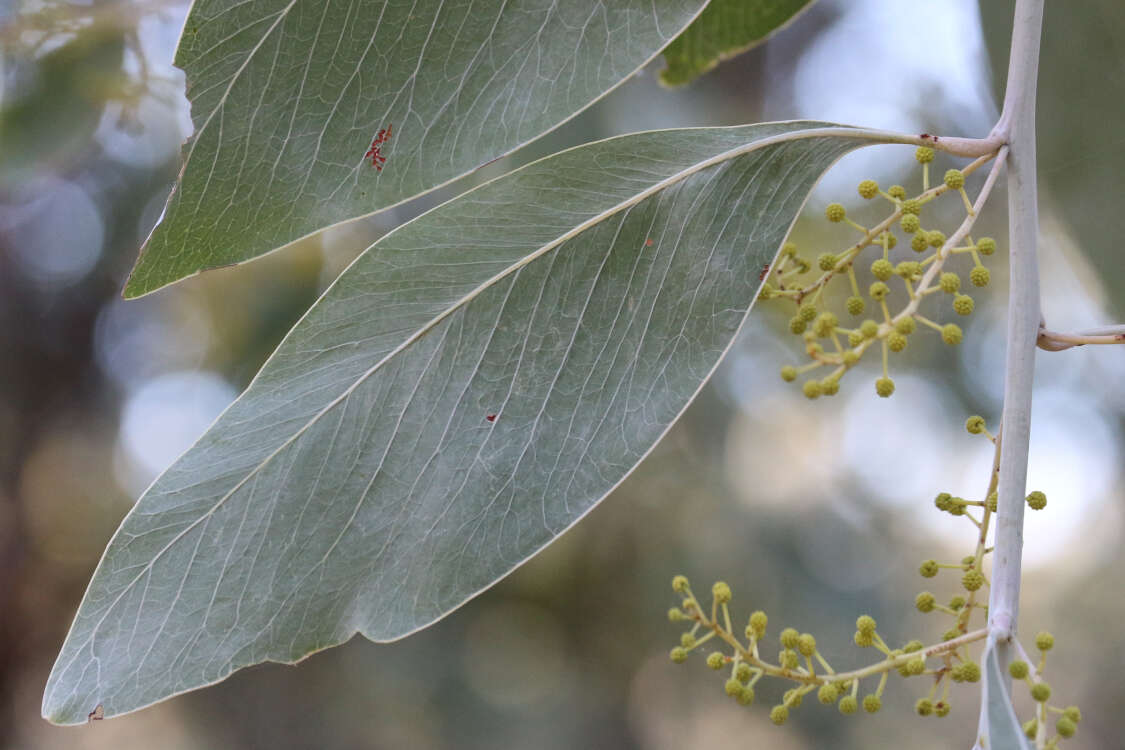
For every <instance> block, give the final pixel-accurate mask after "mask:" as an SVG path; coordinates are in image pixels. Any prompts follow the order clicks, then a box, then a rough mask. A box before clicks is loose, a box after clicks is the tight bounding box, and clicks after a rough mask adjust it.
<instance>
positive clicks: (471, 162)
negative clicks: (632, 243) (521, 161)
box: [125, 0, 705, 297]
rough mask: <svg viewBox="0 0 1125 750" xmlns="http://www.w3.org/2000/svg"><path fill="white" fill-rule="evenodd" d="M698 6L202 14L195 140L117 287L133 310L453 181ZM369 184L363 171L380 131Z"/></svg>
mask: <svg viewBox="0 0 1125 750" xmlns="http://www.w3.org/2000/svg"><path fill="white" fill-rule="evenodd" d="M704 4H705V0H615V2H612V3H589V2H586V0H517V1H516V2H503V3H499V2H497V3H488V2H484V3H472V2H466V1H465V0H452V1H451V0H417V2H412V3H390V2H386V0H350V1H349V2H340V1H339V0H316V1H315V2H314V1H313V0H288V1H283V0H197V2H196V3H195V4H194V5H193V6H192V9H191V12H190V13H189V15H188V18H187V22H186V23H185V26H184V31H183V37H182V38H181V40H180V46H179V49H178V50H177V53H176V65H178V66H179V67H181V68H183V70H184V72H185V75H186V77H187V95H188V99H190V101H191V110H192V120H193V122H194V124H195V133H194V135H193V136H192V137H191V139H190V140H189V141H188V143H187V144H186V145H185V147H184V152H183V159H184V165H183V169H182V172H181V174H180V178H179V181H178V183H177V185H176V188H175V191H174V192H173V194H172V196H171V197H170V198H169V202H168V206H167V208H166V210H165V215H164V218H163V220H162V221H161V222H160V224H159V225H158V226H157V227H156V229H155V230H154V231H153V234H152V236H151V237H150V238H149V240H148V242H147V243H146V245H145V247H144V249H143V250H142V253H141V257H140V259H139V260H138V262H137V266H136V268H135V269H134V271H133V274H132V276H131V277H130V279H129V281H128V283H127V285H126V287H125V296H126V297H136V296H140V295H142V294H146V293H148V292H151V291H153V290H155V289H158V288H160V287H161V286H164V285H166V284H170V283H172V282H175V281H177V280H179V279H182V278H184V277H185V276H189V275H191V274H194V273H197V272H199V271H201V270H205V269H208V268H215V267H219V266H224V265H230V264H232V263H239V262H241V261H245V260H249V259H251V258H254V257H257V256H259V255H262V254H263V253H267V252H269V251H271V250H274V249H276V248H278V247H281V246H283V245H286V244H288V243H290V242H293V241H294V240H297V239H300V238H301V237H304V236H306V235H308V234H310V233H313V232H316V231H318V230H320V229H323V228H324V227H326V226H329V225H332V224H336V223H338V222H341V221H345V220H348V219H352V218H355V217H358V216H363V215H366V214H370V213H373V212H375V211H379V210H381V209H384V208H387V207H388V206H392V205H395V204H397V203H401V202H402V201H405V200H407V199H409V198H412V197H415V196H417V195H419V194H421V193H424V192H426V191H428V190H432V189H434V188H435V187H438V186H440V185H442V184H444V183H446V182H449V181H450V180H453V179H455V178H457V177H459V176H461V175H464V174H466V173H467V172H470V171H472V170H473V169H475V168H477V167H479V166H481V165H482V164H484V163H486V162H488V161H490V160H493V159H496V158H498V157H500V156H502V155H504V154H506V153H509V152H511V151H513V150H514V149H516V148H518V147H520V146H522V145H523V144H525V143H527V142H529V141H531V140H532V139H534V138H536V137H538V136H540V135H542V134H543V133H544V132H545V131H547V130H550V129H551V128H553V127H555V126H557V125H558V124H559V123H561V122H563V121H565V120H567V119H568V118H570V117H572V116H573V115H575V114H576V113H577V112H579V111H580V110H582V109H583V108H585V107H587V106H588V105H589V104H590V103H591V102H593V101H594V100H596V99H597V98H599V97H601V96H602V95H604V94H605V93H606V92H607V91H609V90H610V89H612V88H613V87H614V86H616V85H618V84H619V83H621V82H622V81H623V80H624V79H625V78H627V77H628V76H630V75H631V74H632V73H633V72H634V71H636V70H637V69H638V68H640V67H641V66H642V65H644V64H645V63H646V62H647V61H648V60H650V59H651V58H652V57H654V56H655V55H656V54H658V53H659V50H660V49H661V48H662V47H663V46H664V45H665V44H667V43H668V41H669V40H671V39H673V38H674V37H675V36H676V35H677V34H678V33H679V32H680V31H681V30H682V29H683V28H684V27H685V26H686V25H687V24H688V23H690V22H691V20H692V19H693V18H694V17H695V16H696V15H697V14H698V13H699V12H700V10H701V9H702V7H703V6H704ZM387 129H389V130H390V138H389V139H388V140H386V142H385V143H383V144H381V150H380V152H379V156H380V157H381V158H385V159H386V162H385V163H383V164H381V165H380V166H381V170H380V169H377V168H376V167H374V166H372V157H370V156H365V154H366V153H367V152H368V150H369V148H370V147H371V145H372V142H373V140H374V139H375V138H376V137H377V136H378V134H379V132H380V131H382V130H387Z"/></svg>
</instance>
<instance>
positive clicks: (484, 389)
mask: <svg viewBox="0 0 1125 750" xmlns="http://www.w3.org/2000/svg"><path fill="white" fill-rule="evenodd" d="M880 138H881V136H880V135H878V134H870V133H867V132H866V131H858V130H851V129H848V128H840V127H832V126H825V125H822V124H819V123H807V122H790V123H769V124H762V125H751V126H744V127H736V128H710V129H692V130H672V131H659V132H650V133H639V134H634V135H627V136H622V137H619V138H613V139H610V140H606V141H600V142H597V143H593V144H589V145H586V146H581V147H578V148H574V149H570V150H568V151H564V152H562V153H559V154H557V155H554V156H551V157H548V158H546V159H543V160H540V161H538V162H535V163H533V164H531V165H529V166H527V167H525V168H523V169H520V170H518V171H516V172H513V173H511V174H508V175H505V176H503V177H500V178H498V179H496V180H494V181H492V182H489V183H487V184H485V185H482V186H481V187H479V188H477V189H475V190H472V191H470V192H468V193H466V194H464V195H463V196H461V197H459V198H457V199H455V200H452V201H450V202H448V203H446V204H443V205H442V206H439V207H438V208H436V209H434V210H432V211H430V212H429V213H427V214H424V215H422V216H420V217H419V218H417V219H415V220H414V221H412V222H409V223H407V224H405V225H403V226H401V227H400V228H398V229H397V230H395V231H394V232H391V233H390V234H388V235H387V236H386V237H384V238H382V239H381V240H380V241H379V242H377V243H376V244H375V245H373V246H372V247H371V248H369V249H368V250H367V251H366V252H365V253H364V254H363V255H361V256H360V257H359V258H358V259H357V260H356V261H355V262H354V263H353V264H352V265H351V266H350V267H349V268H348V269H347V270H346V271H344V273H343V274H341V276H340V277H339V279H338V280H337V281H336V282H335V283H334V284H333V285H332V286H331V287H330V288H329V289H328V290H327V291H326V292H325V293H324V295H323V297H321V299H320V300H319V301H318V302H317V303H316V304H315V305H314V306H313V307H312V308H311V309H310V310H309V312H308V313H307V314H306V315H305V317H304V318H303V319H302V320H301V321H300V322H299V323H298V324H297V325H296V326H295V327H294V328H293V330H292V331H291V332H290V333H289V334H288V336H287V337H286V339H285V340H284V341H283V342H282V344H281V345H280V346H279V348H278V350H277V351H276V352H275V353H274V354H273V356H272V357H271V358H270V359H269V360H268V361H267V363H266V364H265V365H264V366H263V368H262V370H261V372H260V373H259V374H258V376H257V377H256V378H255V380H254V382H253V383H251V385H250V386H249V388H248V389H247V390H246V392H245V393H243V395H242V396H241V397H240V398H239V399H238V400H237V401H236V402H235V403H234V404H233V405H232V406H231V407H230V408H229V409H228V410H227V411H226V412H225V413H224V414H223V415H222V416H221V417H220V418H219V419H218V420H217V421H216V423H215V424H214V425H213V426H212V427H211V429H210V430H209V431H208V432H207V433H206V434H205V435H204V436H203V437H202V438H201V439H200V440H199V442H197V443H196V444H195V446H193V447H192V448H191V449H190V450H189V451H188V452H187V453H186V454H184V456H182V457H181V458H180V459H179V460H178V461H177V462H176V463H175V464H174V465H173V466H172V467H171V468H170V469H169V470H168V471H167V472H166V473H165V474H164V475H163V476H161V477H160V478H159V479H158V480H157V481H156V482H155V483H154V484H153V485H152V487H150V488H149V490H148V491H147V492H146V493H145V495H144V496H143V497H142V498H141V499H140V501H139V502H138V503H137V505H136V506H135V507H134V508H133V510H132V511H131V512H130V513H129V515H128V516H127V517H126V518H125V520H124V521H123V523H122V525H121V527H120V529H118V531H117V533H116V535H115V536H114V538H113V540H112V541H111V542H110V544H109V547H108V549H107V550H106V553H105V556H104V557H103V559H102V561H101V563H100V564H99V566H98V569H97V571H96V572H95V574H94V577H93V580H92V581H91V583H90V587H89V590H88V591H87V592H86V596H85V598H84V600H83V602H82V605H81V608H80V609H79V611H78V614H77V616H76V618H75V621H74V624H73V625H72V627H71V631H70V633H69V634H68V636H67V639H66V642H65V644H64V645H63V649H62V653H61V654H60V656H59V658H58V660H57V662H56V664H55V666H54V669H53V671H52V673H51V677H50V680H49V682H48V685H47V689H46V694H45V696H44V701H43V714H44V716H46V717H47V718H49V719H50V720H51V721H53V722H56V723H61V724H71V723H75V722H82V721H85V720H86V716H87V714H88V713H89V712H90V711H92V710H93V709H94V707H95V706H97V705H103V706H104V711H105V715H106V716H107V717H108V716H113V715H116V714H121V713H124V712H128V711H131V710H134V709H136V708H139V707H142V706H145V705H148V704H151V703H153V702H155V701H159V700H161V699H163V698H167V697H168V696H170V695H174V694H177V693H181V692H184V691H187V690H191V689H194V688H198V687H201V686H204V685H208V684H211V683H214V682H217V681H219V680H222V679H223V678H225V677H226V676H228V675H229V674H230V673H231V672H233V671H234V670H236V669H239V668H241V667H245V666H248V665H252V664H257V663H260V662H263V661H267V660H269V661H279V662H293V661H296V660H298V659H300V658H302V657H304V656H307V655H308V654H310V653H312V652H314V651H317V650H320V649H324V648H327V647H329V646H333V645H336V644H339V643H341V642H343V641H346V640H347V639H348V638H350V637H351V636H352V635H353V634H354V633H356V632H360V633H363V634H364V635H365V636H367V637H368V638H371V639H374V640H379V641H386V640H392V639H396V638H401V637H402V636H405V635H407V634H409V633H411V632H413V631H415V630H418V629H420V628H423V627H425V626H426V625H429V624H430V623H432V622H434V621H435V620H437V619H438V618H440V617H442V616H443V615H445V614H447V613H448V612H450V611H451V610H453V609H455V608H456V607H458V606H459V605H461V604H462V603H464V602H465V601H466V600H467V599H468V598H470V597H472V596H473V595H475V594H477V593H478V592H480V591H481V590H482V589H484V588H486V587H488V586H490V585H492V584H493V583H495V582H496V581H497V580H499V579H500V578H501V577H503V576H504V575H506V574H507V573H509V572H510V571H511V570H513V569H514V568H515V567H516V566H518V565H520V564H521V563H522V562H523V561H525V560H526V559H527V558H528V557H530V556H531V555H533V554H535V553H536V552H537V551H538V550H540V549H541V548H542V547H544V546H545V545H546V544H548V543H549V542H551V541H552V540H553V539H555V537H557V536H559V535H560V534H562V533H563V532H564V531H566V530H567V529H568V528H569V527H570V526H571V525H572V524H574V523H575V522H576V521H577V520H578V519H579V518H581V517H582V516H583V515H584V514H585V513H587V512H588V511H589V510H590V509H591V508H592V507H593V506H594V505H595V504H596V503H598V501H600V500H601V499H602V498H603V497H605V496H606V494H607V493H609V492H610V491H611V490H612V489H613V488H614V487H615V486H617V484H618V483H620V482H621V481H622V480H623V479H624V478H625V477H626V475H628V474H629V473H630V471H632V469H633V467H634V466H636V464H637V463H638V462H639V461H640V460H641V459H642V458H643V457H644V456H645V455H646V454H647V453H648V452H649V451H650V450H651V449H652V447H653V445H654V444H655V443H656V442H657V441H658V440H659V439H660V438H661V437H662V436H663V435H664V433H665V432H666V431H667V430H668V428H669V427H670V426H671V424H672V423H673V422H674V421H675V420H676V418H677V417H678V416H679V415H680V414H681V413H682V412H683V410H684V409H685V408H686V407H687V405H688V403H689V402H690V401H691V399H692V398H693V397H694V395H695V394H696V393H697V392H698V391H699V389H700V388H701V387H702V386H703V384H704V383H705V382H706V381H707V379H708V377H709V376H710V374H711V372H712V371H713V370H714V368H715V367H716V366H717V365H718V363H719V360H720V359H721V358H722V356H723V354H724V352H725V351H726V350H727V348H728V347H729V346H730V345H731V342H732V340H733V338H734V336H735V333H736V332H737V331H738V330H739V327H740V326H741V325H742V323H743V320H744V319H745V318H746V314H747V312H748V310H749V307H750V304H751V302H752V301H753V300H754V298H755V295H756V294H757V290H758V287H759V286H760V283H761V282H760V281H759V276H760V272H761V270H762V268H763V266H764V264H766V263H768V262H770V261H771V260H772V259H773V257H774V255H775V254H776V251H777V249H778V247H779V246H780V244H781V242H782V240H783V239H784V237H785V235H786V233H787V231H788V229H789V227H790V225H791V224H792V222H793V220H794V218H795V217H796V215H797V213H798V211H799V210H800V208H801V206H802V204H803V203H804V201H805V198H806V196H807V195H808V192H809V190H810V189H811V188H812V186H813V185H814V184H815V182H816V181H817V179H818V178H819V177H820V175H821V174H822V173H823V172H824V170H826V169H827V168H828V167H829V166H830V165H831V164H832V163H834V162H835V161H836V160H837V159H838V158H840V157H841V156H842V155H843V154H845V153H847V152H848V151H851V150H852V149H855V148H857V147H859V146H861V145H864V144H868V143H872V142H873V141H875V140H878V139H880Z"/></svg>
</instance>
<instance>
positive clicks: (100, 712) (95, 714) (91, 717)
mask: <svg viewBox="0 0 1125 750" xmlns="http://www.w3.org/2000/svg"><path fill="white" fill-rule="evenodd" d="M104 718H105V707H104V706H102V704H101V703H99V704H98V705H97V706H96V707H95V708H94V710H93V711H91V712H90V713H88V714H86V721H101V720H102V719H104Z"/></svg>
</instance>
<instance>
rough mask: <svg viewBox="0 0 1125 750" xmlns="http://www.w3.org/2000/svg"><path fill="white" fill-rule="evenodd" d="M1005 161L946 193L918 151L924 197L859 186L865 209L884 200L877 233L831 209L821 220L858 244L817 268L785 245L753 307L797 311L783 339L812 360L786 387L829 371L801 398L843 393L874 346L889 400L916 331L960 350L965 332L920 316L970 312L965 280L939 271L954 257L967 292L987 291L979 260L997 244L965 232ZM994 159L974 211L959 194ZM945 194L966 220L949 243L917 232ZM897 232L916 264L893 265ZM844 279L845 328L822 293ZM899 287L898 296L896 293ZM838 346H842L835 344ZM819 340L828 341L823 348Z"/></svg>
mask: <svg viewBox="0 0 1125 750" xmlns="http://www.w3.org/2000/svg"><path fill="white" fill-rule="evenodd" d="M1006 154H1007V151H1006V149H1004V148H1001V149H1000V150H999V151H997V152H995V153H992V154H988V155H986V156H982V157H980V158H979V159H977V160H975V161H973V162H972V163H970V164H969V165H967V166H966V167H965V168H964V169H963V170H962V169H950V170H948V171H947V172H946V173H945V175H944V178H943V180H942V184H940V185H937V186H934V187H931V186H930V164H931V163H932V162H933V159H934V151H933V149H931V148H929V147H927V146H921V147H919V148H918V149H917V150H916V151H915V158H916V159H917V160H918V162H919V163H920V164H921V165H922V192H921V193H919V194H918V195H916V196H914V197H907V192H906V189H905V188H904V187H903V186H901V185H892V186H891V187H889V188H887V190H882V189H881V188H880V187H879V185H878V184H877V183H876V182H875V181H874V180H864V181H863V182H861V183H859V187H858V191H859V194H860V196H861V197H863V198H864V199H866V200H875V199H879V198H882V199H883V200H885V201H887V202H888V203H889V204H890V206H891V209H892V210H891V213H890V215H889V216H887V218H885V219H883V220H882V221H881V222H879V223H878V224H876V225H875V226H874V227H871V228H868V227H864V226H861V225H860V224H857V223H856V222H854V221H852V220H851V219H850V218H848V216H847V212H846V210H845V209H844V206H842V205H841V204H839V203H832V204H830V205H829V206H828V208H827V209H826V211H825V214H826V216H827V218H828V220H829V221H831V222H834V223H841V224H846V225H848V226H850V227H852V228H853V229H855V230H856V231H857V232H859V233H860V235H861V237H860V239H859V240H858V241H857V242H855V243H854V244H853V245H850V246H849V247H847V248H846V249H845V250H842V251H840V252H838V253H832V252H825V253H821V254H820V255H818V256H817V258H816V259H815V260H810V259H808V258H804V257H802V256H801V255H799V254H798V251H797V246H796V245H795V244H794V243H792V242H786V243H785V244H784V245H783V246H782V249H781V253H780V255H779V258H778V260H777V262H775V263H774V264H773V266H772V267H771V268H770V269H769V270H768V272H767V273H766V275H765V283H764V284H763V285H762V289H761V292H760V293H759V298H760V299H766V300H769V299H784V300H789V301H791V302H792V303H793V304H795V305H796V313H795V314H794V316H793V317H792V318H791V319H790V320H789V330H790V331H791V332H792V333H793V334H795V335H798V336H801V337H803V339H804V342H805V351H806V353H807V354H808V356H809V359H810V361H809V362H808V363H807V364H804V365H801V366H794V365H786V366H785V367H782V368H781V377H782V378H783V379H784V380H786V381H790V382H791V381H794V380H796V379H797V378H798V377H799V376H801V375H804V374H805V373H809V372H812V371H815V370H818V369H819V368H821V367H829V368H831V371H830V372H829V373H828V374H827V375H826V376H824V377H822V378H820V379H809V380H805V382H804V384H803V386H802V390H803V391H804V394H805V395H806V396H807V397H809V398H817V397H819V396H822V395H824V396H831V395H834V394H836V393H837V392H838V391H839V383H840V378H842V377H843V376H844V374H845V373H846V372H847V371H848V370H850V369H851V368H852V367H854V366H855V365H856V364H857V363H858V362H859V361H860V359H861V358H862V357H863V355H864V354H865V353H866V352H867V351H868V350H869V349H871V348H872V347H874V346H879V347H880V349H881V350H882V359H883V372H882V377H880V378H879V379H877V380H876V381H875V390H876V392H877V393H878V394H879V395H880V396H883V397H887V396H890V395H891V394H892V393H893V392H894V388H895V386H894V381H893V380H892V379H891V378H890V375H889V372H888V360H889V355H890V353H892V352H895V353H897V352H901V351H903V350H904V349H905V348H906V346H907V344H908V342H909V337H910V336H911V335H912V334H914V333H915V332H916V331H917V330H918V327H919V326H923V327H926V328H931V329H933V330H934V331H936V332H937V333H938V334H939V335H940V336H941V339H942V341H944V342H945V343H946V344H949V345H951V346H952V345H956V344H959V343H961V339H962V336H963V332H962V330H961V327H960V326H959V325H957V324H956V323H952V322H950V323H945V324H940V323H937V322H934V321H932V320H930V319H929V318H927V317H925V316H923V315H922V314H921V313H920V312H919V308H920V307H921V304H922V302H923V301H924V300H926V298H927V297H929V296H931V295H935V294H944V295H947V296H948V297H949V298H951V299H950V306H951V307H952V309H953V311H954V312H955V313H956V315H957V316H959V317H960V316H967V315H970V314H971V313H972V312H973V307H974V302H973V298H972V297H971V296H970V295H968V294H966V293H965V292H964V290H963V289H962V281H961V276H959V275H958V274H957V273H955V272H953V271H948V270H945V269H946V264H947V263H948V262H949V261H950V259H952V258H954V257H955V256H961V255H965V256H968V257H970V258H971V259H972V262H973V266H972V268H971V270H970V271H969V275H968V278H969V282H970V284H972V285H973V286H975V287H984V286H987V285H988V283H989V281H990V273H989V270H988V268H986V267H985V265H984V262H983V260H982V258H983V257H987V256H989V255H992V254H993V253H994V252H996V241H995V240H993V239H992V238H990V237H981V238H979V239H976V240H974V239H973V238H972V236H971V234H970V232H971V231H972V227H973V224H974V222H975V221H976V217H977V215H978V213H979V212H980V209H981V207H982V206H983V205H984V202H985V201H986V200H987V198H988V194H989V193H990V192H991V190H992V186H993V184H994V183H995V180H996V177H997V175H998V173H999V169H1000V166H1001V165H1002V163H1003V162H1004V158H1005V156H1006ZM994 159H995V162H994V164H993V167H992V170H991V172H990V173H989V175H988V178H987V179H986V181H985V183H984V186H983V187H982V188H981V191H980V193H979V194H978V196H977V200H976V203H975V204H974V203H973V202H972V201H970V200H969V196H968V194H967V193H966V192H965V178H966V177H967V176H969V175H971V174H972V173H973V172H975V171H976V170H978V169H979V168H980V167H982V166H983V165H985V164H986V163H988V162H989V161H991V160H994ZM946 193H955V194H957V195H959V196H960V199H961V203H962V204H963V205H964V208H965V212H966V217H965V219H964V221H963V222H962V223H961V225H960V227H958V228H957V230H956V231H955V232H954V233H953V234H952V235H951V236H949V237H946V235H945V234H944V233H943V232H942V231H940V230H939V229H936V228H932V227H931V228H927V226H926V224H924V223H923V222H924V218H923V211H924V209H925V207H926V206H927V205H928V204H930V203H931V202H932V201H934V200H935V199H937V198H939V197H941V196H942V195H944V194H946ZM896 226H897V230H896ZM898 231H901V232H902V233H904V234H905V235H906V236H908V237H910V240H909V245H910V248H911V249H912V250H913V251H914V253H916V257H917V258H918V259H916V260H915V259H911V260H901V261H899V262H898V263H892V262H891V251H892V250H893V249H894V248H895V247H896V246H897V244H898V241H899V239H898V234H897V232H898ZM868 248H875V249H877V250H880V251H881V253H880V257H878V258H876V259H875V260H874V261H873V262H872V263H871V265H870V274H871V276H872V277H873V278H874V281H872V282H871V283H869V284H868V285H867V288H866V295H865V294H863V293H861V290H860V282H859V279H858V278H857V276H856V270H855V266H856V263H857V262H858V259H859V256H860V254H861V253H863V252H864V251H865V250H866V249H868ZM814 268H815V269H817V274H816V275H815V277H811V276H810V272H811V271H813V269H814ZM841 276H846V277H847V279H848V283H849V284H850V286H851V296H850V297H848V298H847V302H846V307H847V313H848V315H849V316H850V317H851V318H852V319H854V320H857V321H859V322H858V324H857V325H855V326H852V327H849V326H846V325H843V324H841V322H840V319H841V316H838V315H837V314H836V313H834V312H831V311H829V310H826V309H824V301H825V296H824V291H825V289H826V288H827V287H828V285H829V283H831V282H832V281H833V279H836V278H837V277H841ZM895 277H897V278H898V281H897V282H896V281H895V280H894V279H895ZM899 285H901V288H902V289H903V290H904V292H903V291H896V290H897V289H898V288H899ZM895 299H905V303H904V304H903V305H902V307H901V309H900V310H899V311H898V312H897V313H895V314H893V315H892V314H891V308H890V306H889V304H888V302H889V301H893V300H895ZM869 301H870V304H872V305H874V306H875V307H876V309H877V312H876V315H875V317H868V318H865V319H862V320H861V321H860V318H861V316H863V315H864V313H865V312H867V310H868V307H869ZM880 318H881V319H880ZM842 340H843V342H844V343H841V342H842ZM822 341H825V342H828V346H827V348H826V344H825V343H822ZM845 343H846V346H845Z"/></svg>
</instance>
